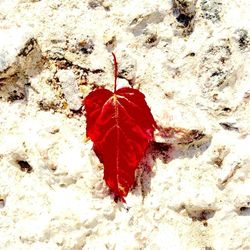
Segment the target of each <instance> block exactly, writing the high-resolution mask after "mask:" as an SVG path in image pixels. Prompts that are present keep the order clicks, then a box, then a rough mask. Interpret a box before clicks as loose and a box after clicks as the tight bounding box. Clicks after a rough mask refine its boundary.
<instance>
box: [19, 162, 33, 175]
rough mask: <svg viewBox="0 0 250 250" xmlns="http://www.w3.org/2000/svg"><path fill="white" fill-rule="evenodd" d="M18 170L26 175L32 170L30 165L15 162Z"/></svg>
mask: <svg viewBox="0 0 250 250" xmlns="http://www.w3.org/2000/svg"><path fill="white" fill-rule="evenodd" d="M17 163H18V165H19V167H20V170H21V171H23V172H26V173H31V172H32V170H33V168H32V167H31V166H30V164H29V163H28V162H27V161H18V162H17Z"/></svg>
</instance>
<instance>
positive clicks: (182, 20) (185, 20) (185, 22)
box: [176, 14, 192, 27]
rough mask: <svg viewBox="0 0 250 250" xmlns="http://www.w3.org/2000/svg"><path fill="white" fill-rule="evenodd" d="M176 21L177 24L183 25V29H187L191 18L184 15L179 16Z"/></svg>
mask: <svg viewBox="0 0 250 250" xmlns="http://www.w3.org/2000/svg"><path fill="white" fill-rule="evenodd" d="M176 20H177V21H178V22H179V23H181V24H183V25H184V27H187V26H188V25H189V23H190V21H191V20H192V18H191V17H190V16H187V15H185V14H180V15H179V16H178V17H177V18H176Z"/></svg>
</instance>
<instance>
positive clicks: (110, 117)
mask: <svg viewBox="0 0 250 250" xmlns="http://www.w3.org/2000/svg"><path fill="white" fill-rule="evenodd" d="M112 55H113V58H114V65H115V69H114V75H115V84H114V92H111V91H110V90H107V89H104V88H101V89H96V90H94V91H92V92H91V93H90V94H89V95H88V96H87V97H86V98H85V99H84V101H83V104H84V106H85V111H86V123H87V127H86V134H87V137H89V138H90V139H91V140H92V141H93V149H94V151H95V153H96V155H97V156H98V158H99V160H100V161H101V162H102V163H103V165H104V180H105V182H106V184H107V185H108V187H109V188H110V189H111V190H112V191H113V192H114V193H115V195H116V196H117V197H119V198H120V199H121V200H122V201H123V202H125V199H124V197H125V196H127V194H128V192H129V190H130V188H131V187H132V185H133V184H134V180H135V170H136V169H137V167H138V165H139V162H140V160H141V159H142V157H143V155H144V153H145V150H146V149H147V147H148V145H149V143H150V142H151V141H153V139H154V130H155V128H156V127H157V125H156V122H155V120H154V118H153V116H152V114H151V112H150V109H149V107H148V105H147V103H146V101H145V96H144V95H143V94H142V93H141V92H140V91H139V90H137V89H133V88H129V87H123V88H120V89H118V90H117V89H116V81H117V72H118V66H117V61H116V57H115V54H114V53H112Z"/></svg>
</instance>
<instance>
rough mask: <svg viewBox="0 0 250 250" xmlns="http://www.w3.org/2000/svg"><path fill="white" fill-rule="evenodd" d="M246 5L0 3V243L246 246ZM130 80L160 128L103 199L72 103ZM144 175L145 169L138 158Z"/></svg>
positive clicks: (249, 210) (8, 247)
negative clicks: (121, 190) (130, 172)
mask: <svg viewBox="0 0 250 250" xmlns="http://www.w3.org/2000/svg"><path fill="white" fill-rule="evenodd" d="M249 10H250V3H249V1H248V0H238V1H236V0H231V1H222V0H211V1H207V0H199V1H195V0H173V1H170V0H166V1H162V0H154V1H151V0H143V1H133V0H117V1H111V0H110V1H109V0H106V1H105V0H90V1H86V0H84V1H78V0H66V1H63V0H53V1H51V0H40V1H39V0H0V114H1V115H0V126H1V127H0V246H1V247H0V248H1V249H5V250H16V249H18V250H22V249H23V250H29V249H32V250H33V249H43V250H49V249H51V250H57V249H58V250H59V249H60V250H78V249H98V250H99V249H118V250H119V249H121V250H123V249H129V250H130V249H150V250H151V249H153V250H157V249H160V250H161V249H167V250H168V249H170V250H177V249H184V250H186V249H187V250H189V249H190V250H196V249H197V250H198V249H199V250H200V249H202V250H204V249H205V250H236V249H242V250H247V249H250V237H249V235H250V227H249V223H250V153H249V145H250V105H249V102H250V85H249V82H250V67H249V65H250V52H249V51H250V50H249V48H250V38H249V32H250V19H249ZM112 51H113V52H115V53H116V55H117V59H118V63H119V84H120V85H123V86H124V85H130V86H132V87H134V88H137V89H139V90H140V91H141V92H143V93H144V94H145V96H146V100H147V103H148V105H149V107H150V108H151V111H152V114H153V116H154V117H155V120H156V122H157V123H158V125H159V130H158V131H156V133H155V142H154V143H152V145H151V146H150V148H149V149H148V151H147V153H146V155H145V157H144V159H143V160H142V162H141V164H140V166H139V168H138V171H137V173H136V183H135V186H134V187H133V189H132V190H131V191H130V193H129V195H128V196H127V198H126V201H127V203H126V204H121V203H115V202H114V197H113V194H112V193H111V192H110V191H109V190H108V188H107V186H106V184H105V182H104V180H103V166H102V165H101V164H100V163H99V160H98V158H97V157H96V156H95V154H94V152H93V150H92V142H91V141H86V140H85V139H84V138H85V128H86V123H85V117H84V115H82V112H81V100H82V99H83V98H84V97H85V96H86V95H87V94H88V93H89V92H90V91H91V90H94V89H96V88H97V87H100V86H103V87H105V88H107V89H112V88H113V81H114V80H113V62H112V55H111V52H112ZM148 165H151V166H152V171H151V172H147V171H146V166H148Z"/></svg>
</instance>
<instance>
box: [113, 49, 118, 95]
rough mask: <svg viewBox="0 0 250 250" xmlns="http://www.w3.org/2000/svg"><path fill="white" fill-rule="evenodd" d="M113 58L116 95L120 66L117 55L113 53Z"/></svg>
mask: <svg viewBox="0 0 250 250" xmlns="http://www.w3.org/2000/svg"><path fill="white" fill-rule="evenodd" d="M112 55H113V58H114V67H115V68H114V77H115V86H114V93H115V92H116V82H117V75H118V64H117V60H116V56H115V54H114V53H113V52H112Z"/></svg>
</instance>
